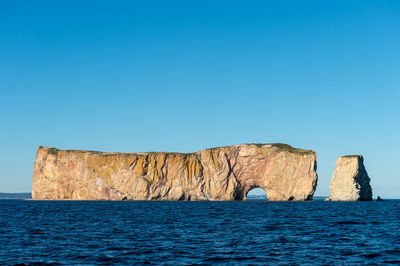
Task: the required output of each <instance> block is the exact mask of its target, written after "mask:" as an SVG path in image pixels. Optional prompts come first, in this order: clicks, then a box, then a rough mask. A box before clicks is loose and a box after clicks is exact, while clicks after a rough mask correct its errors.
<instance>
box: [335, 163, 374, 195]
mask: <svg viewBox="0 0 400 266" xmlns="http://www.w3.org/2000/svg"><path fill="white" fill-rule="evenodd" d="M329 188H330V190H331V196H330V198H329V200H332V201H359V200H372V188H371V185H370V179H369V177H368V174H367V171H366V170H365V167H364V158H363V156H362V155H348V156H342V157H339V158H338V159H337V161H336V166H335V171H334V173H333V176H332V181H331V184H330V186H329Z"/></svg>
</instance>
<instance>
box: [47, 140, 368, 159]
mask: <svg viewBox="0 0 400 266" xmlns="http://www.w3.org/2000/svg"><path fill="white" fill-rule="evenodd" d="M241 145H255V146H257V147H259V148H261V147H264V146H266V145H270V146H271V147H274V148H278V149H280V150H282V151H287V152H291V153H297V154H312V153H315V151H313V150H303V149H297V148H293V147H292V146H290V145H288V144H284V143H265V144H263V143H248V144H241ZM231 146H238V145H230V146H224V147H214V148H209V149H206V150H216V149H222V148H228V147H231ZM41 148H45V147H43V146H40V147H39V149H41ZM48 149H49V153H51V154H57V153H58V151H61V150H59V149H57V148H51V147H48ZM62 151H64V152H84V153H92V154H98V155H104V156H107V155H122V156H132V155H149V154H153V155H157V154H170V155H180V156H188V155H193V154H195V153H180V152H154V151H153V152H133V153H119V152H101V151H90V150H62ZM358 156H361V155H345V156H342V157H358Z"/></svg>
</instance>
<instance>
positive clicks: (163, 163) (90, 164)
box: [32, 144, 318, 201]
mask: <svg viewBox="0 0 400 266" xmlns="http://www.w3.org/2000/svg"><path fill="white" fill-rule="evenodd" d="M316 157H317V155H316V153H315V152H314V151H310V150H301V149H295V148H292V147H291V146H289V145H286V144H243V145H234V146H227V147H220V148H213V149H207V150H202V151H199V152H196V153H188V154H184V153H164V152H149V153H105V152H95V151H81V150H59V149H56V148H47V147H39V149H38V151H37V154H36V161H35V166H34V173H33V188H32V197H33V199H50V200H52V199H72V200H124V199H126V200H244V199H246V195H247V192H248V191H249V190H250V189H252V188H255V187H260V188H262V189H264V190H265V191H266V192H267V196H268V198H269V200H273V201H287V200H296V201H301V200H312V197H313V194H314V191H315V188H316V185H317V178H318V177H317V174H316V168H317V165H316Z"/></svg>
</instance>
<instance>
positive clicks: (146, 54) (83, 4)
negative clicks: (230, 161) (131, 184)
mask: <svg viewBox="0 0 400 266" xmlns="http://www.w3.org/2000/svg"><path fill="white" fill-rule="evenodd" d="M0 33H1V34H0V125H1V130H0V144H1V151H0V169H1V171H0V191H2V192H23V191H30V190H31V185H32V181H31V180H32V171H33V163H34V159H35V153H36V149H37V148H38V146H39V145H45V146H55V147H58V148H61V149H92V150H102V151H118V152H138V151H180V152H193V151H197V150H200V149H204V148H209V147H214V146H225V145H231V144H240V143H249V142H258V143H271V142H283V143H288V144H291V145H292V146H295V147H300V148H306V149H313V150H315V151H316V152H317V153H318V174H319V184H318V190H317V193H316V195H329V182H330V179H331V176H332V172H333V169H334V166H335V162H336V159H337V157H338V156H340V155H345V154H363V155H364V156H365V165H366V168H367V171H368V172H369V175H370V177H371V179H372V186H373V191H374V197H376V196H377V195H380V196H382V197H391V198H400V155H399V154H400V153H399V151H400V140H399V138H400V123H399V121H400V119H399V116H400V107H399V104H400V2H399V1H366V0H361V1H348V0H346V1H319V0H318V1H218V0H213V1H204V0H202V1H97V0H96V1H11V0H9V1H1V2H0Z"/></svg>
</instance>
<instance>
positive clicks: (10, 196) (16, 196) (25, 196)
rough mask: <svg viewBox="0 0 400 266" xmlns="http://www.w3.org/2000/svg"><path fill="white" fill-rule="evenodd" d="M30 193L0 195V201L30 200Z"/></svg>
mask: <svg viewBox="0 0 400 266" xmlns="http://www.w3.org/2000/svg"><path fill="white" fill-rule="evenodd" d="M31 198H32V196H31V193H1V192H0V199H31Z"/></svg>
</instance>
